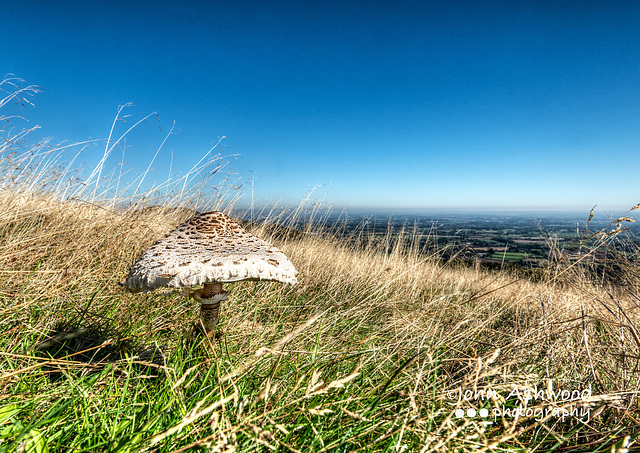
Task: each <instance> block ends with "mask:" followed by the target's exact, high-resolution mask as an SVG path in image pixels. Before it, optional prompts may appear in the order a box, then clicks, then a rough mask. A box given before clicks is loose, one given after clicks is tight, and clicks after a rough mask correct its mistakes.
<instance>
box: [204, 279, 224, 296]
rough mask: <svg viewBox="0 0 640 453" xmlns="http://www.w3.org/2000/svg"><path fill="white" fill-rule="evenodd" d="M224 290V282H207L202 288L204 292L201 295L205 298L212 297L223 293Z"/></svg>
mask: <svg viewBox="0 0 640 453" xmlns="http://www.w3.org/2000/svg"><path fill="white" fill-rule="evenodd" d="M222 293H224V291H223V290H222V283H219V282H213V283H205V284H204V287H203V288H202V293H201V294H200V297H202V298H203V299H209V298H210V297H213V296H215V295H216V294H222Z"/></svg>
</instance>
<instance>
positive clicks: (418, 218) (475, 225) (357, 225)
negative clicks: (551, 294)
mask: <svg viewBox="0 0 640 453" xmlns="http://www.w3.org/2000/svg"><path fill="white" fill-rule="evenodd" d="M631 214H633V213H631ZM623 215H624V213H622V214H617V216H616V217H609V216H607V215H603V214H599V215H595V216H594V218H593V219H592V220H591V221H590V222H589V224H588V225H587V220H588V217H589V213H576V212H513V213H510V212H506V213H505V212H497V213H411V214H392V213H384V212H377V213H375V214H367V213H366V212H354V213H349V212H342V213H340V214H333V215H332V216H331V217H330V221H329V223H330V224H332V225H333V224H338V225H342V226H343V228H344V231H345V234H347V235H348V234H353V233H354V232H357V231H363V232H365V233H366V234H370V235H373V236H380V237H384V236H386V235H388V234H392V235H399V234H403V235H405V237H406V238H407V240H413V241H419V243H420V246H421V247H422V248H423V249H424V250H425V251H440V252H441V253H443V257H445V258H446V257H450V256H453V255H456V256H457V257H458V258H460V259H463V260H471V261H479V262H487V263H507V264H512V265H516V266H523V267H535V266H537V265H541V264H543V263H544V262H545V261H546V260H547V259H548V257H549V252H550V244H551V242H554V243H555V244H556V246H557V247H558V248H559V249H560V250H562V251H563V252H564V253H566V254H567V255H569V256H577V255H575V254H576V253H577V248H578V245H579V240H578V238H579V237H580V236H582V235H584V234H585V233H587V230H586V227H587V226H588V230H589V231H590V232H591V233H595V232H598V231H600V230H602V229H605V228H606V229H607V231H612V230H613V229H615V223H614V224H613V225H612V222H614V221H615V220H616V219H618V218H619V217H622V216H623ZM632 217H633V216H632ZM621 225H622V228H626V229H627V231H625V232H623V233H622V236H619V237H618V238H617V239H616V240H617V241H618V242H619V243H620V245H622V246H624V244H623V243H622V242H624V241H630V242H631V243H635V244H640V223H637V222H633V223H631V222H622V223H621ZM622 239H624V241H622ZM572 254H573V255H572ZM594 257H595V258H596V259H598V258H602V257H598V256H596V255H594Z"/></svg>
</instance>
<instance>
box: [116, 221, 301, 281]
mask: <svg viewBox="0 0 640 453" xmlns="http://www.w3.org/2000/svg"><path fill="white" fill-rule="evenodd" d="M297 275H298V273H297V272H296V270H295V268H294V267H293V264H292V263H291V261H289V258H287V257H286V256H285V255H284V253H282V252H281V251H280V250H278V249H277V248H275V247H273V246H272V245H270V244H269V243H267V242H265V241H263V240H262V239H259V238H257V237H256V236H254V235H252V234H251V233H248V232H247V231H245V230H244V229H243V228H242V227H241V226H240V225H238V224H237V223H236V222H234V221H233V220H231V219H230V218H229V217H228V216H226V215H225V214H223V213H222V212H218V211H213V212H206V213H204V214H200V215H198V216H196V217H193V218H191V219H189V220H188V221H187V222H185V223H183V224H182V225H180V226H179V227H178V228H176V229H175V230H174V231H172V232H171V233H169V234H168V235H166V236H165V237H164V238H162V239H160V240H159V241H157V242H156V243H155V244H153V245H152V246H151V247H149V248H148V249H147V250H146V251H145V252H144V253H143V254H142V256H141V257H140V259H139V260H138V261H136V263H135V264H134V265H133V266H132V267H131V270H130V271H129V276H128V277H127V281H126V283H125V286H126V287H127V288H128V289H129V290H130V291H134V292H136V291H148V290H153V289H156V288H159V287H163V286H172V287H175V288H179V287H185V286H191V285H199V284H204V283H209V282H220V283H227V282H238V281H243V280H268V281H278V282H283V283H290V284H292V285H293V284H295V283H297V279H296V276H297Z"/></svg>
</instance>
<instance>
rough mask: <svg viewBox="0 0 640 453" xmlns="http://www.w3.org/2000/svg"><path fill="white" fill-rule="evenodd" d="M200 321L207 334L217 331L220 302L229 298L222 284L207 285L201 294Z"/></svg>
mask: <svg viewBox="0 0 640 453" xmlns="http://www.w3.org/2000/svg"><path fill="white" fill-rule="evenodd" d="M199 296H200V297H199V299H200V319H201V320H202V325H203V326H204V330H205V331H206V332H207V334H211V333H212V332H214V331H215V329H216V326H217V325H218V317H219V316H220V302H222V301H223V300H225V299H226V298H227V296H226V292H225V291H223V290H222V283H219V282H213V283H205V284H204V287H203V288H202V290H200V294H199Z"/></svg>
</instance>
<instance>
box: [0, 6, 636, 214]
mask: <svg viewBox="0 0 640 453" xmlns="http://www.w3.org/2000/svg"><path fill="white" fill-rule="evenodd" d="M2 17H3V27H2V28H3V42H2V45H1V46H0V77H1V76H3V75H4V74H8V73H12V74H15V75H16V76H18V77H20V78H22V79H25V80H26V81H27V82H28V83H31V84H36V85H39V86H40V87H41V88H42V93H40V94H38V95H37V96H36V97H35V98H34V99H33V102H34V104H35V107H31V106H27V107H25V108H22V109H21V111H20V114H21V115H23V116H24V117H26V118H28V119H29V120H30V123H31V124H39V125H41V126H42V129H41V132H40V133H41V134H42V135H43V136H47V137H49V136H52V137H54V140H55V141H63V140H67V141H79V140H84V139H87V138H104V137H106V136H107V135H108V134H109V129H110V127H111V123H112V121H113V118H114V116H115V114H116V111H117V109H118V106H119V105H122V104H125V103H127V102H131V103H133V104H134V106H133V107H131V108H129V109H128V110H127V112H128V113H129V114H131V115H132V117H131V119H129V120H128V121H129V122H128V123H127V124H131V122H132V121H133V120H134V119H135V118H141V117H143V116H145V115H147V114H148V113H151V112H157V113H158V116H157V119H156V118H155V117H154V118H153V119H151V120H149V121H147V123H146V125H144V126H142V128H141V129H140V131H134V133H133V134H132V135H131V138H130V139H128V141H127V145H128V148H127V150H126V155H125V161H126V162H127V164H128V166H129V167H130V168H132V169H133V170H134V171H139V172H142V171H144V170H145V169H146V167H147V165H148V163H149V161H150V160H151V158H152V157H153V155H154V154H155V152H156V150H157V149H158V147H159V145H160V143H161V142H162V140H163V139H164V135H165V134H166V133H167V132H168V130H170V128H171V125H172V124H173V122H174V121H175V125H176V133H175V134H173V135H172V136H171V137H169V139H168V140H167V143H166V144H165V145H164V148H163V149H162V151H161V154H160V155H159V156H158V159H157V161H156V162H155V163H154V166H153V167H154V174H153V177H155V178H158V179H159V180H162V179H165V178H166V176H167V175H168V171H169V165H170V162H171V156H172V155H173V163H172V164H171V165H172V166H171V169H172V171H173V172H174V173H177V172H185V171H187V170H188V169H189V168H190V167H191V166H192V165H193V164H194V163H195V162H197V161H198V159H199V158H200V157H201V156H202V155H203V154H204V153H205V152H206V151H207V150H208V149H209V148H210V146H211V144H212V143H215V142H216V141H217V140H218V138H219V137H222V136H225V137H226V138H225V139H224V140H223V141H222V142H221V149H222V151H223V153H225V154H227V155H233V156H235V157H233V158H232V159H231V160H230V163H229V169H230V170H232V171H233V172H235V174H236V175H237V177H238V178H239V179H240V182H241V183H243V184H244V191H245V193H246V195H245V196H244V198H243V200H244V201H249V200H250V197H251V189H250V184H251V183H250V181H251V180H253V193H254V197H255V199H256V201H258V202H264V201H275V200H282V201H284V202H287V203H293V204H296V203H298V202H299V201H300V200H301V199H302V198H303V197H304V195H305V194H306V193H308V192H309V191H310V190H311V189H313V188H314V187H317V186H318V187H317V189H316V193H318V194H323V195H324V197H325V198H324V199H325V201H327V202H329V203H332V204H334V205H335V206H336V207H338V208H342V207H347V208H392V209H400V208H401V209H440V210H443V209H444V210H447V209H452V210H457V209H470V208H473V209H509V210H512V209H523V210H527V209H543V210H553V209H571V210H584V211H586V212H588V210H589V209H590V208H591V207H592V206H593V205H595V204H598V205H599V206H600V207H601V209H604V210H615V209H624V208H630V207H631V206H633V205H634V204H636V203H639V202H640V178H638V175H639V174H640V172H639V170H640V152H639V151H640V2H637V1H620V2H599V1H554V2H551V1H527V2H524V1H515V2H514V1H491V0H489V1H484V2H476V1H455V0H454V1H404V0H394V1H375V0H374V1H371V0H370V1H366V2H364V1H351V2H345V1H339V2H338V1H328V2H299V1H288V2H287V1H273V2H265V1H242V0H233V1H212V2H184V3H182V4H180V3H178V2H166V1H162V0H158V1H153V2H151V1H140V2H123V1H110V2H85V1H83V2H78V1H65V2H55V1H54V2H44V1H41V2H33V1H29V0H26V1H23V2H12V3H9V4H4V5H3V6H2ZM119 127H121V128H122V127H125V126H124V125H122V124H119ZM91 152H93V153H94V154H93V155H92V156H91V155H88V156H87V157H86V159H89V160H91V159H93V160H95V161H97V160H98V159H99V158H100V149H95V150H93V151H91ZM117 159H118V160H119V159H120V156H119V157H118V158H117Z"/></svg>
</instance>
